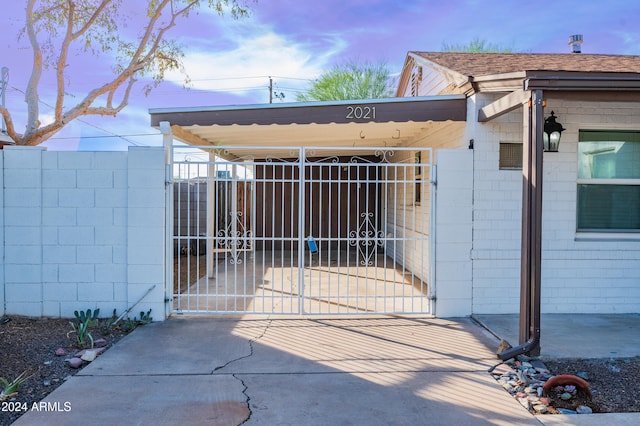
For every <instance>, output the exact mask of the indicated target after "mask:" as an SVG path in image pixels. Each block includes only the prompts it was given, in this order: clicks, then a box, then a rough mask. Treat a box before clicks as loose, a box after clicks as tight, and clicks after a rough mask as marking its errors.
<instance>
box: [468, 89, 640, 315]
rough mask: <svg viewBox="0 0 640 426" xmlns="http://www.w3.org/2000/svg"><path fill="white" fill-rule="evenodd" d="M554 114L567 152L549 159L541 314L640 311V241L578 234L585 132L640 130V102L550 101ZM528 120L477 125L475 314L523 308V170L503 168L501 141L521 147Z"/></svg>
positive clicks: (512, 117)
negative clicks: (579, 169)
mask: <svg viewBox="0 0 640 426" xmlns="http://www.w3.org/2000/svg"><path fill="white" fill-rule="evenodd" d="M489 101H490V99H482V100H480V101H479V105H477V107H478V108H479V107H481V106H483V105H484V104H486V103H488V102H489ZM480 103H482V105H480ZM552 110H553V111H554V112H555V114H556V115H557V116H558V121H559V122H561V123H562V125H563V126H564V127H565V128H566V130H565V131H564V132H563V134H562V141H561V143H560V152H558V153H545V154H544V160H543V161H544V173H543V181H544V182H543V212H542V294H541V309H542V312H545V313H638V312H640V285H639V283H640V236H639V235H637V234H632V233H628V234H607V235H603V234H598V233H589V234H582V235H580V234H578V233H577V232H576V205H577V183H576V181H577V160H578V154H577V149H578V131H579V130H581V129H607V130H614V129H626V130H640V121H638V117H640V104H638V103H634V102H595V101H590V102H587V101H567V100H558V99H553V98H550V99H548V100H547V106H546V107H545V117H546V116H548V115H549V114H550V113H551V111H552ZM522 119H523V111H522V109H517V110H515V111H513V112H511V113H509V114H506V115H505V116H502V117H499V118H497V119H495V120H492V121H490V122H488V123H486V124H477V123H476V124H475V126H476V127H475V131H474V135H473V137H474V138H475V142H476V143H475V149H474V155H475V161H474V169H475V171H474V187H475V189H474V225H473V236H474V244H473V251H472V258H473V312H474V313H517V312H518V310H519V297H520V239H521V220H522V218H521V215H522V172H521V171H520V170H515V171H512V170H499V167H498V158H499V152H498V148H499V146H498V143H499V142H522V139H523V136H522ZM629 214H638V212H632V211H629Z"/></svg>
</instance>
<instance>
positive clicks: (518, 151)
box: [498, 142, 522, 170]
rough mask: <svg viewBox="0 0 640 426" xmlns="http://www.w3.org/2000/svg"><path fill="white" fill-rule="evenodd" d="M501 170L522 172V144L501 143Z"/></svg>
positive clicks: (499, 162) (499, 161) (499, 163)
mask: <svg viewBox="0 0 640 426" xmlns="http://www.w3.org/2000/svg"><path fill="white" fill-rule="evenodd" d="M498 165H499V168H500V170H522V144H521V143H510V142H500V159H499V160H498Z"/></svg>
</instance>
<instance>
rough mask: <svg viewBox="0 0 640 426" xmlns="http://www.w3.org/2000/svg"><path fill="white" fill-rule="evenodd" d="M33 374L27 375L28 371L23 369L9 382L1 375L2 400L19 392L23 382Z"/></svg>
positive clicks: (0, 395)
mask: <svg viewBox="0 0 640 426" xmlns="http://www.w3.org/2000/svg"><path fill="white" fill-rule="evenodd" d="M31 377H32V376H27V371H26V370H25V371H23V372H22V374H20V375H19V376H18V377H16V378H15V379H13V381H12V382H9V381H8V380H7V379H5V378H4V377H0V383H2V387H3V389H2V392H0V401H4V400H7V399H9V398H12V397H13V396H15V394H16V393H18V388H19V387H20V385H21V384H23V383H24V382H26V381H27V380H29V379H30V378H31Z"/></svg>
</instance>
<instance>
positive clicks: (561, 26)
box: [0, 0, 640, 150]
mask: <svg viewBox="0 0 640 426" xmlns="http://www.w3.org/2000/svg"><path fill="white" fill-rule="evenodd" d="M0 3H1V4H2V11H1V12H0V58H2V59H1V60H0V66H6V67H8V68H9V83H8V87H7V91H6V106H7V107H8V108H9V109H10V110H12V112H15V117H14V121H15V122H16V127H17V128H18V130H21V129H22V128H24V110H25V109H26V108H25V103H24V94H23V92H24V89H25V87H26V83H27V80H28V76H29V73H30V68H31V51H30V48H29V45H28V43H27V42H26V40H25V39H18V33H19V32H20V30H21V28H22V27H23V25H24V1H20V0H18V1H15V0H0ZM124 3H129V6H130V5H131V4H135V3H138V0H128V1H126V2H124ZM250 4H251V5H252V13H251V15H250V16H249V17H248V18H244V19H240V20H234V19H231V18H230V17H229V16H224V17H220V16H218V15H217V14H215V13H213V12H210V11H206V10H201V11H200V13H199V14H197V15H196V14H193V15H191V16H190V17H189V18H188V20H186V21H182V22H179V23H178V26H177V27H176V28H174V29H173V30H172V32H170V33H169V37H171V38H173V39H175V40H177V41H178V42H180V43H181V44H182V45H183V48H184V52H185V66H186V70H187V73H188V75H189V77H190V79H191V84H190V85H189V89H188V90H186V89H184V88H183V77H182V76H181V75H179V74H172V75H170V76H169V78H168V80H167V81H165V82H164V83H163V84H162V85H160V86H159V87H158V88H156V89H155V90H154V91H153V92H152V93H151V94H150V95H149V96H144V94H143V93H142V86H141V85H140V86H139V87H138V88H137V89H134V95H133V96H132V98H131V100H130V103H129V106H128V107H127V108H126V109H125V110H124V111H123V112H122V113H121V114H120V115H118V117H117V118H111V117H84V118H82V121H78V122H74V123H73V124H71V125H69V126H68V128H66V129H65V130H64V131H62V132H60V133H59V134H57V135H55V136H54V137H53V139H52V140H50V141H48V142H47V143H46V144H45V145H46V146H48V147H49V149H91V150H97V149H106V150H115V149H126V147H127V146H130V145H137V144H143V145H147V144H153V145H159V144H160V143H161V138H160V137H159V136H157V135H158V132H157V131H156V130H154V129H152V128H150V127H149V116H148V110H149V108H160V107H181V106H210V105H236V104H253V103H266V102H268V101H269V90H268V86H269V76H271V77H272V78H273V83H274V89H275V91H276V92H277V93H279V94H280V93H282V94H284V102H293V101H295V98H296V94H298V93H300V92H301V91H304V90H305V89H306V88H308V87H309V85H310V84H311V82H312V81H313V79H314V78H316V77H318V76H319V75H320V74H322V72H323V71H326V70H328V69H330V68H331V67H332V66H334V65H336V64H340V63H344V62H346V61H349V60H355V61H358V62H364V61H369V62H385V63H386V64H387V66H388V67H389V69H390V70H391V71H392V73H393V74H395V75H398V74H399V73H400V72H401V69H402V66H403V63H404V60H405V57H406V54H407V52H408V51H440V50H442V48H443V45H444V44H449V45H452V44H466V43H468V42H469V41H471V40H473V39H474V38H478V39H482V40H486V41H487V42H489V43H491V44H496V45H499V46H501V47H504V48H509V49H512V50H513V51H514V52H526V53H570V51H571V49H570V46H569V45H568V38H569V36H570V35H572V34H582V35H583V37H584V44H583V45H582V52H583V53H604V54H628V55H640V26H638V24H637V21H638V18H640V2H637V1H631V0H609V1H606V2H602V1H594V0H583V1H574V0H557V1H555V2H553V1H544V2H543V1H531V2H523V1H507V0H492V1H482V0H449V1H443V0H406V1H403V0H393V1H391V0H366V1H365V0H316V1H314V2H310V1H302V0H259V1H258V2H257V3H250ZM128 29H129V30H131V31H136V30H137V29H136V28H132V27H131V26H130V27H129V28H128ZM110 65H111V64H110V61H109V57H108V56H103V57H101V58H82V60H78V58H76V59H75V64H74V67H73V70H72V71H73V73H72V74H71V78H70V82H69V90H70V92H71V93H72V94H73V93H74V92H73V91H74V90H76V91H77V92H76V93H78V94H80V93H81V92H82V90H83V89H85V90H86V88H90V87H91V86H92V84H93V85H94V86H95V85H98V84H100V83H103V82H104V81H103V80H104V79H106V78H108V75H109V72H110ZM70 70H71V67H70ZM101 77H102V79H101ZM44 83H45V84H43V86H42V89H41V99H42V103H41V109H42V112H43V113H45V114H49V113H51V111H52V109H51V108H50V107H48V106H47V105H52V104H53V103H54V101H55V99H54V98H53V89H54V85H53V83H52V82H51V80H49V81H47V80H45V82H44ZM78 96H80V95H78ZM72 101H73V98H70V102H72ZM274 102H281V100H280V99H275V100H274ZM45 118H46V116H45ZM152 135H155V136H152ZM81 138H82V140H80V139H81Z"/></svg>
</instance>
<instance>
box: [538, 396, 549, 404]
mask: <svg viewBox="0 0 640 426" xmlns="http://www.w3.org/2000/svg"><path fill="white" fill-rule="evenodd" d="M540 402H542V403H543V404H544V405H551V398H547V397H546V396H543V397H542V398H540Z"/></svg>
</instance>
